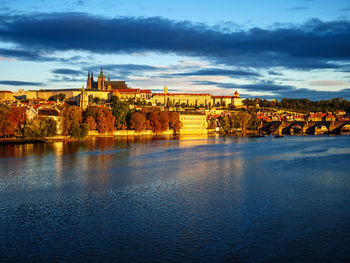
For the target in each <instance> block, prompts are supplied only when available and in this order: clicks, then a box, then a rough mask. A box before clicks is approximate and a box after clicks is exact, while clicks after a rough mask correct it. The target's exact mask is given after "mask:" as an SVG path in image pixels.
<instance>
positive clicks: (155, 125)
mask: <svg viewBox="0 0 350 263" xmlns="http://www.w3.org/2000/svg"><path fill="white" fill-rule="evenodd" d="M148 119H149V123H150V126H151V129H152V131H153V132H155V133H157V132H160V131H161V125H160V121H159V114H158V112H156V111H151V112H149V114H148Z"/></svg>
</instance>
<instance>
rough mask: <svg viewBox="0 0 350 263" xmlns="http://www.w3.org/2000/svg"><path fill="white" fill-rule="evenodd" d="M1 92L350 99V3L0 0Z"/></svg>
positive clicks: (304, 0)
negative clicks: (109, 87) (88, 86)
mask: <svg viewBox="0 0 350 263" xmlns="http://www.w3.org/2000/svg"><path fill="white" fill-rule="evenodd" d="M0 6H1V7H2V8H1V9H0V69H1V70H0V90H11V91H16V90H18V89H41V88H45V89H51V88H52V89H56V88H80V87H81V86H82V85H83V84H85V83H86V76H87V72H88V71H89V70H91V71H92V72H94V75H95V76H96V77H97V76H98V73H99V68H100V66H101V65H102V66H103V68H104V72H105V73H106V76H107V73H110V75H111V79H112V80H125V81H126V82H127V84H128V85H129V86H130V87H132V88H147V89H151V90H152V91H155V92H157V91H160V90H162V87H163V86H164V85H167V86H168V89H169V91H173V92H200V93H212V94H215V95H219V94H223V95H229V94H232V93H233V92H234V91H235V90H238V91H239V92H240V93H241V94H242V96H243V97H266V98H281V97H289V98H309V99H312V100H316V99H323V98H324V99H328V98H333V97H343V98H346V99H350V2H349V1H348V0H332V1H330V0H294V1H285V0H266V1H261V0H215V1H213V0H198V1H194V0H177V1H164V0H162V1H160V0H147V1H141V0H104V1H102V2H100V1H90V0H62V1H59V0H52V1H51V0H35V1H34V0H32V1H31V0H16V1H11V0H0Z"/></svg>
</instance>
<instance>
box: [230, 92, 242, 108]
mask: <svg viewBox="0 0 350 263" xmlns="http://www.w3.org/2000/svg"><path fill="white" fill-rule="evenodd" d="M232 104H233V106H235V107H236V108H240V107H242V106H243V103H242V99H241V98H240V97H239V94H238V91H237V90H236V91H235V93H234V94H233V98H232Z"/></svg>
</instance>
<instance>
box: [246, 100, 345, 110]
mask: <svg viewBox="0 0 350 263" xmlns="http://www.w3.org/2000/svg"><path fill="white" fill-rule="evenodd" d="M256 102H259V106H260V107H271V108H282V109H292V110H303V111H312V112H334V111H336V110H344V111H346V112H350V101H348V100H346V99H343V98H333V99H330V100H320V101H312V100H309V99H289V98H283V99H281V100H280V101H268V100H266V99H245V101H244V103H245V105H246V106H255V104H256Z"/></svg>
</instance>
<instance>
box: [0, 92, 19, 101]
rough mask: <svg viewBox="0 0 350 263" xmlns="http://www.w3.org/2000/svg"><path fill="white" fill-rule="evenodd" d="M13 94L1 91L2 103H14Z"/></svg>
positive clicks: (0, 98)
mask: <svg viewBox="0 0 350 263" xmlns="http://www.w3.org/2000/svg"><path fill="white" fill-rule="evenodd" d="M14 99H15V98H14V96H13V93H12V92H11V91H7V90H1V91H0V101H12V100H14Z"/></svg>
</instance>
